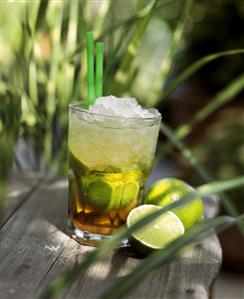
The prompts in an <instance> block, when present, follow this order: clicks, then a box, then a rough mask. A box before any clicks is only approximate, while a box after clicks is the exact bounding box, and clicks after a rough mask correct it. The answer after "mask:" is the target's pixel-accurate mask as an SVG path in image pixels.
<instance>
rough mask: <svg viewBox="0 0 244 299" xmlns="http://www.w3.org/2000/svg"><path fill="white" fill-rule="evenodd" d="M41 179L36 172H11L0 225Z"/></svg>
mask: <svg viewBox="0 0 244 299" xmlns="http://www.w3.org/2000/svg"><path fill="white" fill-rule="evenodd" d="M41 179H42V175H41V174H37V173H27V172H25V173H21V172H15V173H13V174H12V176H11V179H10V183H9V188H8V191H7V199H6V201H5V204H4V215H3V217H2V219H0V227H1V226H2V225H3V224H4V223H5V222H6V221H7V220H8V219H9V218H10V217H11V215H12V214H13V213H14V212H15V211H16V210H17V209H18V208H19V207H20V206H21V204H22V203H23V202H24V201H25V200H26V199H27V198H28V197H29V196H30V195H31V193H32V192H33V191H34V190H35V188H37V187H38V183H39V182H40V181H41Z"/></svg>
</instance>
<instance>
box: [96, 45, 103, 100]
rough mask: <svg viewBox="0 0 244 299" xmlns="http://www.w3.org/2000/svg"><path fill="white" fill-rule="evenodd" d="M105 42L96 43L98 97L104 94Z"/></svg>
mask: <svg viewBox="0 0 244 299" xmlns="http://www.w3.org/2000/svg"><path fill="white" fill-rule="evenodd" d="M103 53H104V45H103V43H96V77H95V91H96V97H101V96H102V94H103Z"/></svg>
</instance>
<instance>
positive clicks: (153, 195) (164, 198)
mask: <svg viewBox="0 0 244 299" xmlns="http://www.w3.org/2000/svg"><path fill="white" fill-rule="evenodd" d="M193 192H194V189H193V188H192V187H191V186H190V185H188V184H186V183H185V182H183V181H181V180H179V179H175V178H167V179H163V180H160V181H157V182H156V183H155V184H153V185H152V186H151V187H150V189H149V190H148V192H147V194H146V195H145V198H144V202H143V203H145V204H153V205H158V206H160V207H165V206H167V205H169V204H170V203H172V202H174V201H178V200H180V199H181V198H182V197H184V196H187V195H191V194H193ZM172 212H174V213H175V214H176V215H177V216H178V217H179V218H180V220H181V221H182V222H183V224H184V226H185V229H188V228H190V227H192V226H193V225H195V224H197V223H198V222H199V221H201V220H202V218H203V202H202V199H201V198H199V197H196V198H194V200H192V201H190V202H188V203H186V204H184V205H182V206H179V207H177V208H175V209H173V210H172Z"/></svg>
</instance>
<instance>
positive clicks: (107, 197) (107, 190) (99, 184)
mask: <svg viewBox="0 0 244 299" xmlns="http://www.w3.org/2000/svg"><path fill="white" fill-rule="evenodd" d="M112 195H113V188H112V186H111V185H110V184H108V183H107V182H104V181H102V180H95V181H92V182H91V183H90V184H89V185H88V187H87V190H86V199H87V201H88V202H89V204H90V205H91V207H92V208H94V209H96V210H98V211H106V210H107V209H108V207H109V204H110V202H111V199H112Z"/></svg>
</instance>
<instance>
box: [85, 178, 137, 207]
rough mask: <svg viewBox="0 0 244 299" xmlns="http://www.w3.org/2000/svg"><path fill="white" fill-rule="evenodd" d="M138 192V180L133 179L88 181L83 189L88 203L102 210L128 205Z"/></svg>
mask: <svg viewBox="0 0 244 299" xmlns="http://www.w3.org/2000/svg"><path fill="white" fill-rule="evenodd" d="M138 192H139V183H138V182H134V181H133V182H129V183H126V184H123V183H120V182H109V181H105V180H93V181H91V182H89V183H88V185H87V187H86V191H85V193H86V200H87V201H88V203H89V205H90V206H91V207H92V208H94V209H96V210H98V211H103V212H109V211H111V210H118V209H120V208H121V207H125V206H127V205H129V204H130V203H131V202H133V201H135V200H136V199H137V196H138Z"/></svg>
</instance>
